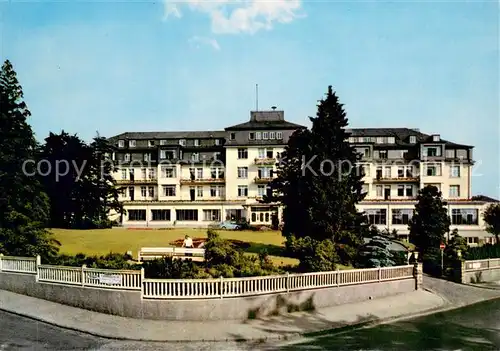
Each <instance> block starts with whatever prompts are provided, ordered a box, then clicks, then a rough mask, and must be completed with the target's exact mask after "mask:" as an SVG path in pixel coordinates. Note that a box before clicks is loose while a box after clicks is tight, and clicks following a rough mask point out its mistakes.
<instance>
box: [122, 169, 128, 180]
mask: <svg viewBox="0 0 500 351" xmlns="http://www.w3.org/2000/svg"><path fill="white" fill-rule="evenodd" d="M127 173H128V171H127V170H126V169H122V179H127Z"/></svg>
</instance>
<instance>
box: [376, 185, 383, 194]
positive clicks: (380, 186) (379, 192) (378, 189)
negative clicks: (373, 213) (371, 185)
mask: <svg viewBox="0 0 500 351" xmlns="http://www.w3.org/2000/svg"><path fill="white" fill-rule="evenodd" d="M382 190H383V187H382V185H377V187H376V191H377V197H382V195H383V193H382Z"/></svg>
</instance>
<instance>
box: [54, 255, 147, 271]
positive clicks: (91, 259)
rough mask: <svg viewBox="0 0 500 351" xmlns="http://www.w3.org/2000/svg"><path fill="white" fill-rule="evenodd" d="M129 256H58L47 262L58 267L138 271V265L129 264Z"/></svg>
mask: <svg viewBox="0 0 500 351" xmlns="http://www.w3.org/2000/svg"><path fill="white" fill-rule="evenodd" d="M131 259H132V257H131V256H129V255H127V254H120V253H113V252H110V253H109V254H107V255H105V256H86V255H85V254H83V253H79V254H76V255H74V256H70V255H58V256H55V257H53V258H50V259H48V260H47V263H48V264H52V265H58V266H71V267H81V266H82V265H86V266H87V267H88V268H103V269H140V265H137V264H134V263H131V262H130V260H131Z"/></svg>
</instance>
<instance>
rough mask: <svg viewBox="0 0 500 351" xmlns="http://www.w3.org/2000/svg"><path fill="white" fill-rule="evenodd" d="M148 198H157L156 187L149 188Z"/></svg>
mask: <svg viewBox="0 0 500 351" xmlns="http://www.w3.org/2000/svg"><path fill="white" fill-rule="evenodd" d="M148 196H149V197H155V187H154V186H150V187H149V188H148Z"/></svg>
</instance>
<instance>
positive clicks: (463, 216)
mask: <svg viewBox="0 0 500 351" xmlns="http://www.w3.org/2000/svg"><path fill="white" fill-rule="evenodd" d="M478 212H479V211H478V210H477V209H474V208H470V209H467V208H459V209H452V210H451V224H454V225H477V224H478Z"/></svg>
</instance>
